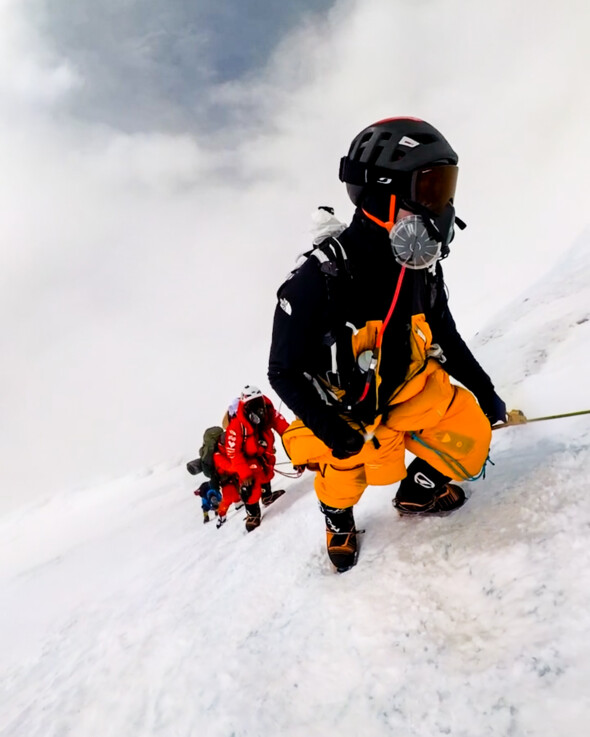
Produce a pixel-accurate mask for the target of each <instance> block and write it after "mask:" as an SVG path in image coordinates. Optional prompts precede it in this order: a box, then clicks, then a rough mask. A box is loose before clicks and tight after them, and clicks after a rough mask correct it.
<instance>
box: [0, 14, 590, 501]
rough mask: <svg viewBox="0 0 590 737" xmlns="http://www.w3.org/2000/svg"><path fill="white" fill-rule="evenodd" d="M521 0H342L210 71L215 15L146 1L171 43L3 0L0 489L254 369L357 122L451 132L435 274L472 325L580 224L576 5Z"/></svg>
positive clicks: (109, 456)
mask: <svg viewBox="0 0 590 737" xmlns="http://www.w3.org/2000/svg"><path fill="white" fill-rule="evenodd" d="M525 6H526V4H524V3H516V5H515V4H514V3H511V2H508V0H503V1H502V2H498V3H495V4H493V5H486V6H485V8H484V7H482V6H481V5H480V4H473V3H469V2H467V1H466V0H449V1H446V2H443V1H442V0H431V1H430V2H420V3H416V2H395V3H392V2H390V0H387V1H386V0H363V2H359V1H357V2H353V1H352V0H346V1H344V2H338V3H335V4H334V5H333V6H332V7H331V8H330V10H329V12H325V13H324V14H321V15H319V16H317V15H316V16H313V17H309V18H304V19H303V20H301V19H299V20H300V22H299V24H298V25H296V26H293V27H292V28H291V32H290V33H288V34H286V35H283V36H281V35H280V34H279V33H277V34H276V35H275V36H273V38H272V41H273V43H271V42H270V41H271V39H266V45H264V48H265V49H266V50H267V51H266V53H270V56H269V57H268V60H267V63H266V65H264V64H263V62H262V61H261V59H263V58H266V57H265V55H264V54H262V56H260V55H256V54H255V55H254V57H253V58H252V59H251V63H250V65H249V64H248V63H244V66H243V67H240V71H239V72H235V71H234V72H231V70H230V66H231V65H229V66H228V67H227V68H226V71H225V72H224V73H221V72H220V73H219V75H218V77H217V78H215V79H214V77H215V75H214V74H212V71H211V70H212V68H213V67H212V66H211V61H210V60H211V59H212V58H213V57H212V56H207V44H206V43H205V41H202V42H201V41H199V38H200V36H199V33H201V32H203V33H205V32H206V33H205V35H207V33H209V34H213V35H215V33H217V31H215V30H214V29H213V30H211V29H210V30H207V26H206V25H204V26H203V27H202V28H201V27H200V28H199V29H198V30H195V27H194V26H190V24H187V23H186V21H187V18H188V15H187V14H188V13H189V6H188V5H187V4H183V3H180V2H178V3H168V5H167V8H168V10H165V8H164V5H163V4H161V3H160V4H156V5H154V8H153V13H155V15H154V14H152V15H150V22H151V23H152V24H153V22H154V19H155V18H160V19H161V23H162V24H163V25H162V27H163V28H164V29H165V31H166V33H165V35H166V38H167V39H168V41H170V39H172V38H175V39H177V40H178V39H183V38H184V39H185V40H186V44H187V47H186V48H184V51H183V52H182V53H180V52H179V53H180V56H179V57H176V56H175V55H174V53H173V51H174V49H176V48H177V47H176V46H175V44H169V43H168V41H167V42H166V43H168V46H165V44H164V45H163V41H162V40H161V39H160V40H158V39H157V38H154V37H152V36H150V35H149V33H148V30H147V26H144V25H142V23H141V22H140V21H139V20H138V16H137V13H139V10H140V6H139V5H134V4H130V5H126V6H125V7H126V8H128V10H129V13H128V16H127V17H126V20H125V22H124V23H120V24H117V23H114V19H113V17H109V13H111V12H112V11H113V8H114V5H109V4H107V5H104V4H103V5H101V8H100V9H96V10H93V9H94V8H95V6H92V7H91V6H90V5H86V4H80V3H76V4H75V8H74V7H73V6H71V4H68V7H71V8H72V12H71V15H70V16H69V17H68V16H67V15H66V13H65V9H66V6H65V4H64V5H59V6H53V7H54V10H55V12H56V15H55V17H53V18H47V17H45V18H42V17H39V16H38V15H34V14H33V15H32V16H24V15H23V7H22V4H17V3H16V2H7V0H4V2H3V3H2V4H1V5H0V21H1V22H0V61H1V62H2V64H0V69H1V70H2V71H1V72H0V101H1V102H2V106H3V109H4V110H6V114H5V115H3V117H2V119H1V120H0V152H1V154H2V160H3V177H2V179H0V201H1V202H2V203H3V206H2V210H1V211H0V227H1V230H2V245H1V246H0V280H1V284H0V307H1V314H2V315H3V317H2V318H1V319H2V325H1V326H0V351H1V352H2V355H3V356H4V357H5V358H4V360H3V364H2V366H1V367H0V413H1V414H2V416H3V418H8V420H7V421H6V422H4V423H3V426H2V428H1V429H0V448H1V455H2V458H3V468H2V474H3V478H2V488H3V489H5V490H6V491H5V492H4V493H5V494H7V495H10V496H11V497H12V498H13V499H14V498H16V497H20V498H26V497H27V496H28V495H33V494H34V493H35V492H36V490H41V491H42V493H51V492H53V491H55V490H56V489H59V488H61V487H63V486H64V485H70V484H82V483H85V482H88V483H92V482H93V481H94V480H95V479H96V478H97V476H101V475H103V474H105V475H111V474H116V473H122V472H124V471H127V470H130V469H133V468H134V467H137V466H138V465H146V464H147V463H149V462H151V461H157V460H159V459H167V458H170V457H171V456H173V455H175V454H177V453H178V454H179V455H184V454H186V455H188V454H190V453H193V452H194V451H195V449H196V448H197V447H198V444H199V435H200V433H201V432H202V429H203V427H204V426H207V425H209V424H212V423H213V422H215V421H217V420H218V419H219V418H220V416H221V414H222V412H223V410H224V408H225V407H224V404H225V403H226V402H229V401H230V399H231V398H232V397H233V396H235V394H236V393H237V391H238V390H239V388H240V386H241V384H242V383H247V382H253V383H257V384H258V385H261V386H262V387H265V379H264V377H265V371H266V365H265V364H266V359H267V354H268V344H269V339H270V327H271V322H272V313H273V310H274V295H275V291H276V289H277V287H278V285H279V284H280V282H281V280H282V279H283V277H284V275H285V274H286V273H287V271H288V270H289V269H290V268H292V266H293V265H294V261H295V256H296V254H298V253H299V252H301V251H303V250H305V249H306V248H307V247H308V246H309V244H310V236H309V222H308V215H309V213H310V212H311V210H312V209H313V208H314V207H315V206H317V205H319V204H332V205H335V206H336V207H337V211H338V214H339V215H340V216H341V217H342V218H348V217H350V214H351V207H350V203H348V201H347V199H346V194H345V191H344V188H343V187H342V185H341V184H340V183H339V182H338V181H337V170H338V161H339V158H340V156H342V155H343V154H344V153H345V152H346V150H347V147H348V145H349V142H350V140H351V139H352V137H353V136H354V135H355V134H356V133H357V132H358V131H359V130H360V129H361V128H363V127H364V126H365V125H367V124H368V123H370V122H372V121H374V120H378V119H380V118H382V117H386V116H390V115H392V114H394V115H395V114H413V115H417V116H422V117H424V118H426V119H428V120H430V121H431V122H433V123H434V124H435V125H437V126H438V127H440V129H441V130H442V131H443V132H444V133H445V135H447V137H448V138H449V139H450V141H451V143H452V144H453V146H454V147H455V148H456V149H457V150H458V152H459V154H460V157H461V175H460V182H459V190H458V202H457V205H458V208H459V211H460V214H461V216H462V217H464V218H465V219H466V220H467V221H468V223H469V228H468V230H467V231H466V232H465V233H463V234H461V235H460V236H459V237H458V238H457V240H456V242H455V243H454V244H453V253H452V257H451V258H449V259H448V261H447V262H446V264H445V272H446V274H447V277H448V282H449V284H450V287H451V296H452V305H453V306H454V312H455V316H456V318H457V321H458V323H459V325H460V327H461V328H462V329H463V330H464V331H465V333H466V335H469V334H470V333H472V332H473V331H475V330H476V329H477V328H478V327H480V326H481V325H482V324H483V323H484V322H485V320H486V319H488V318H489V317H491V316H492V315H493V314H494V312H495V311H496V308H497V307H499V306H501V305H502V304H504V303H505V302H506V301H507V300H508V299H509V298H511V297H512V296H513V295H515V294H516V293H518V292H521V291H522V290H524V289H526V288H527V286H528V285H530V284H531V283H532V282H533V281H534V280H535V279H536V278H539V277H540V276H541V275H542V274H543V273H544V272H545V271H546V270H547V269H548V268H549V267H550V266H551V265H552V264H553V263H555V261H556V260H557V259H558V257H559V252H560V249H561V248H562V244H563V247H567V246H568V245H569V244H570V243H571V242H572V241H573V240H574V238H575V236H576V235H577V234H578V232H580V231H581V230H582V229H583V227H584V226H585V225H586V224H587V217H586V215H585V211H586V209H585V208H586V201H587V199H588V194H589V193H588V183H587V175H586V172H585V166H584V157H583V152H584V151H586V150H587V149H588V144H589V142H590V141H589V140H588V139H589V137H590V133H589V132H588V130H587V128H586V125H585V121H586V120H587V113H588V96H587V93H586V91H585V90H586V85H585V83H584V80H583V79H582V75H583V70H584V69H587V68H588V62H589V58H588V57H589V55H590V52H589V51H588V49H587V46H586V44H585V43H584V39H585V34H586V32H587V29H588V21H589V14H590V11H589V10H588V9H586V7H585V5H582V3H581V2H574V3H570V4H568V5H567V6H566V7H560V8H559V9H556V8H554V7H551V8H540V7H539V8H536V9H535V13H534V14H531V13H528V12H526V7H525ZM31 7H37V8H38V9H39V8H42V7H44V6H41V5H37V6H28V10H27V12H28V13H31V10H30V8H31ZM191 7H192V6H191ZM207 7H209V6H207ZM308 7H310V8H311V7H312V6H311V3H310V5H309V6H308ZM314 7H316V8H317V7H319V5H318V4H316V5H315V6H314ZM322 7H325V6H322ZM232 8H233V10H232V12H234V13H237V12H238V6H237V5H236V6H235V7H234V6H232ZM96 13H98V14H99V15H100V18H99V20H100V23H95V20H96ZM216 17H218V18H220V17H221V16H216ZM236 17H237V18H242V19H243V20H244V39H243V45H242V46H241V47H240V48H241V49H242V50H241V52H240V53H245V51H244V50H245V49H246V43H245V42H246V39H248V38H250V39H253V38H255V36H249V35H248V33H249V30H248V29H250V26H249V25H248V24H247V22H246V20H247V18H246V14H245V13H244V14H243V15H239V14H238V15H237V16H236ZM66 21H67V22H66ZM291 21H292V19H291ZM135 22H137V23H139V26H138V27H136V25H135ZM203 22H204V21H203ZM233 22H234V25H233V26H232V28H233V29H234V30H233V31H232V33H233V34H234V36H236V37H237V33H238V30H237V29H238V26H239V23H237V22H236V21H235V19H234V21H233ZM278 23H279V22H278V21H276V24H275V26H273V27H272V28H279V24H278ZM282 27H283V26H281V28H282ZM110 29H112V31H113V34H114V35H113V39H114V41H113V43H112V44H111V43H110V42H108V43H107V41H108V38H107V37H108V32H109V30H110ZM91 30H92V31H96V33H95V35H93V34H91V33H90V31H91ZM50 31H51V33H50V35H47V34H48V33H49V32H50ZM58 31H59V32H58ZM146 34H147V35H146ZM271 35H272V34H271ZM219 38H221V36H219ZM179 43H180V41H179ZM101 44H102V45H101ZM138 44H139V45H138ZM146 44H147V45H146ZM181 45H182V44H181ZM216 49H217V50H216V53H217V54H219V56H220V58H221V57H222V56H223V53H222V46H221V42H220V41H218V42H217V47H216ZM271 50H272V53H271ZM107 52H108V53H107ZM183 54H184V55H183ZM201 61H202V62H203V67H202V68H201V67H200V66H199V65H200V63H201ZM237 63H238V62H236V64H237ZM261 65H262V66H261ZM192 67H194V74H193V73H192V71H191V69H192ZM27 70H28V71H27ZM31 70H32V71H31ZM177 72H178V75H177ZM23 80H28V81H26V82H24V81H23ZM175 85H176V86H175ZM193 87H194V94H191V90H192V89H193ZM197 92H198V94H197ZM201 100H202V101H203V105H204V107H205V108H206V110H207V111H208V112H207V116H205V117H206V118H207V121H206V124H205V122H204V121H205V118H202V117H200V116H199V114H198V110H197V108H198V107H199V105H200V104H201ZM193 113H194V117H191V116H193ZM213 113H214V114H213ZM187 121H188V122H190V125H189V124H188V122H187ZM213 121H217V123H218V124H217V125H212V124H211V123H212V122H213ZM499 349H500V348H499ZM515 360H516V359H515ZM4 459H7V461H6V462H4Z"/></svg>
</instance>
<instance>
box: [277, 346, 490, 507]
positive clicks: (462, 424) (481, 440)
mask: <svg viewBox="0 0 590 737" xmlns="http://www.w3.org/2000/svg"><path fill="white" fill-rule="evenodd" d="M398 397H399V398H400V399H401V400H402V401H398V398H396V401H395V403H394V404H392V405H390V410H389V411H388V413H387V416H386V417H385V416H384V417H379V418H377V421H376V422H375V423H374V424H373V425H371V426H369V427H367V428H366V430H367V433H368V435H369V436H372V438H371V439H370V440H368V441H367V442H365V445H364V446H363V448H362V450H361V452H360V453H358V454H357V455H355V456H352V457H351V458H347V459H346V460H339V459H336V458H334V457H333V456H332V453H331V451H330V449H329V448H328V447H327V446H326V445H325V444H324V443H323V442H322V441H321V440H319V439H318V438H316V437H315V435H313V433H312V432H311V430H309V429H308V428H307V427H305V425H304V424H303V423H302V422H301V420H295V422H293V423H291V425H290V426H289V428H288V430H287V431H286V432H285V433H284V435H283V444H284V446H285V450H286V451H287V454H288V455H289V457H290V458H291V461H292V463H293V465H305V464H307V463H315V464H317V465H319V468H320V470H319V471H318V473H317V474H316V478H315V490H316V493H317V496H318V498H319V499H320V501H322V502H323V503H324V504H326V505H328V506H331V507H338V508H346V507H351V506H353V505H354V504H356V503H357V502H358V500H359V499H360V498H361V496H362V495H363V492H364V490H365V489H366V488H367V486H368V485H372V486H381V485H389V484H393V483H395V482H396V481H401V479H403V478H405V476H406V464H405V451H406V450H409V451H411V452H412V453H413V454H414V455H416V456H418V457H419V458H422V459H423V460H425V461H427V462H428V463H430V465H431V466H433V467H434V468H436V469H437V471H440V472H441V473H443V474H445V476H450V477H451V478H452V479H454V480H456V481H465V480H466V479H468V478H471V477H472V476H476V475H477V474H478V473H479V472H480V471H481V468H482V467H483V465H484V463H485V461H486V459H487V456H488V451H489V447H490V441H491V437H492V431H491V427H490V423H489V421H488V419H487V418H486V416H485V415H484V414H483V412H482V411H481V409H480V407H479V405H478V404H477V402H476V401H475V398H474V397H473V395H472V394H471V393H470V392H468V391H467V390H466V389H463V388H461V387H458V386H454V385H453V384H451V382H450V380H449V376H448V374H447V373H446V372H445V371H444V370H443V369H442V368H441V367H440V365H439V364H438V363H437V362H436V361H432V360H431V361H429V363H428V365H427V367H426V369H425V370H424V371H423V372H422V373H421V374H419V375H418V376H416V377H415V378H414V379H412V380H411V381H410V382H408V384H407V385H406V386H405V387H404V390H403V392H401V393H400V395H398ZM351 424H352V425H353V426H354V423H351ZM373 438H374V439H373Z"/></svg>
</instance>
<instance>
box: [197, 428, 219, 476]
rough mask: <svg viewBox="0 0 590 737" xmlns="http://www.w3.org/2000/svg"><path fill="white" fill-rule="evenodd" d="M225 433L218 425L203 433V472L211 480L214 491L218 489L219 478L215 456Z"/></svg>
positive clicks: (200, 452)
mask: <svg viewBox="0 0 590 737" xmlns="http://www.w3.org/2000/svg"><path fill="white" fill-rule="evenodd" d="M223 433H224V430H223V428H222V427H219V426H218V425H214V426H213V427H208V428H207V429H206V430H205V432H204V433H203V445H202V446H201V450H199V459H200V461H201V471H202V472H203V473H204V474H205V476H206V477H207V478H208V479H210V480H211V482H212V483H211V487H212V488H214V489H216V488H217V487H218V484H219V478H218V476H217V472H216V471H215V466H214V464H213V454H214V453H215V451H216V450H217V444H218V443H219V441H220V440H221V437H222V435H223Z"/></svg>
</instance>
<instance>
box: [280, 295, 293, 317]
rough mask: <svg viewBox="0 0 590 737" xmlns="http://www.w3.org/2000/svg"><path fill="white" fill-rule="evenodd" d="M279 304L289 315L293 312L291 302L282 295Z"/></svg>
mask: <svg viewBox="0 0 590 737" xmlns="http://www.w3.org/2000/svg"><path fill="white" fill-rule="evenodd" d="M279 305H280V307H281V310H283V312H286V313H287V315H291V314H293V308H292V307H291V304H290V302H289V301H288V300H286V299H285V298H284V297H281V298H280V299H279Z"/></svg>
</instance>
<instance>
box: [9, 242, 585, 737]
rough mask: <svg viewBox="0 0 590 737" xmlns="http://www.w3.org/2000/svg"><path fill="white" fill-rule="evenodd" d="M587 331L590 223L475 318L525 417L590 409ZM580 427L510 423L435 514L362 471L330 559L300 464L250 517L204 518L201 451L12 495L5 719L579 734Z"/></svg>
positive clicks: (166, 729) (61, 727)
mask: <svg viewBox="0 0 590 737" xmlns="http://www.w3.org/2000/svg"><path fill="white" fill-rule="evenodd" d="M589 346H590V234H589V233H585V234H582V235H581V237H580V239H579V240H578V241H577V242H576V243H574V244H573V245H572V248H571V250H570V251H569V252H568V253H566V254H564V258H563V260H562V264H561V266H560V267H559V268H558V269H554V270H552V271H551V272H550V273H549V274H547V276H546V278H544V279H543V280H542V281H540V282H539V283H538V284H537V285H536V287H535V288H533V289H531V290H529V291H528V293H526V294H523V295H521V296H520V297H519V298H517V299H516V300H515V301H514V302H513V303H512V304H510V305H508V307H506V308H504V309H503V310H501V311H500V312H499V314H498V316H497V318H496V319H495V320H494V321H492V323H491V324H490V325H489V326H488V327H487V328H486V329H484V330H482V331H481V332H480V333H479V334H478V335H477V336H476V338H475V339H474V340H473V341H472V348H473V350H474V352H475V353H476V355H477V357H478V358H479V359H480V361H481V362H482V363H483V365H484V366H485V368H486V369H487V370H488V371H489V373H490V374H491V375H492V376H493V377H494V379H495V382H496V385H497V388H498V391H499V393H500V394H501V396H503V397H504V398H505V399H506V401H507V403H508V405H509V406H510V407H518V408H519V409H521V410H523V411H524V412H525V414H526V415H528V417H529V418H530V419H532V418H535V417H539V416H544V415H547V414H555V413H560V412H573V411H578V410H583V409H590V389H589V386H588V379H587V363H588V360H589V359H590V350H589ZM230 399H231V397H228V401H229V400H230ZM223 409H224V408H220V414H221V413H222V411H223ZM219 419H220V418H219ZM211 420H212V422H211V423H210V424H213V422H215V421H218V418H211ZM589 447H590V416H579V417H573V418H569V419H568V418H565V419H556V420H549V421H543V422H538V423H535V424H532V423H531V424H528V425H522V426H518V427H510V428H504V429H498V430H496V431H495V432H494V434H493V441H492V449H491V460H492V461H493V465H491V464H490V465H488V469H487V475H486V477H485V479H481V480H479V481H477V482H474V483H472V484H469V485H468V493H469V496H470V498H469V500H468V502H467V504H466V505H465V506H464V507H463V508H462V509H460V510H458V511H457V512H455V513H454V514H452V515H450V516H448V517H446V518H419V519H407V518H400V517H398V515H397V513H396V512H395V511H394V509H393V507H392V505H391V499H392V497H393V496H394V493H395V486H393V487H371V488H369V489H367V491H366V492H365V494H364V496H363V498H362V499H361V501H360V503H359V504H358V506H357V508H356V519H357V524H358V526H359V527H360V528H363V529H365V530H366V532H365V533H364V535H363V536H362V541H361V552H360V557H359V562H358V565H357V566H356V567H355V568H354V569H352V570H351V571H349V572H347V573H344V574H341V575H339V574H336V573H335V572H334V570H333V568H332V567H331V565H330V563H329V561H328V559H327V556H326V553H325V541H324V527H323V517H322V515H321V514H320V512H319V511H318V509H317V502H316V499H315V495H314V492H313V477H312V475H311V474H310V473H306V474H305V475H304V476H303V477H302V478H301V479H299V480H297V481H292V480H290V479H281V477H280V476H277V477H276V478H275V481H274V486H275V488H277V487H279V486H283V484H282V481H285V488H287V494H286V495H285V496H283V497H282V498H281V499H279V500H278V501H277V502H276V503H275V504H274V505H272V506H271V507H269V508H268V509H266V510H265V511H264V516H263V520H262V525H261V527H260V528H259V529H258V530H255V531H254V532H252V533H250V534H247V533H246V532H245V529H244V525H243V516H244V515H243V511H235V510H233V511H230V514H229V516H228V522H227V524H226V525H225V526H224V527H222V528H221V529H219V530H217V529H216V528H215V525H214V524H212V523H210V524H208V525H204V524H202V515H201V511H200V505H199V503H198V501H197V499H196V497H195V496H194V495H193V494H192V491H193V488H194V487H195V486H196V485H197V484H198V482H199V479H197V480H196V481H195V479H194V478H193V477H191V476H189V475H188V474H187V472H186V469H185V463H186V461H187V460H189V458H180V457H178V458H175V459H172V460H170V462H168V463H164V464H160V465H156V466H154V467H151V468H146V469H144V470H143V471H142V472H140V473H137V474H134V475H130V476H127V477H124V478H120V479H118V480H116V481H112V482H110V483H107V484H104V485H100V486H96V487H94V488H85V489H80V490H78V491H76V492H73V491H70V492H68V493H64V494H62V495H61V496H55V497H53V498H51V499H50V500H49V501H46V502H45V503H39V502H38V501H37V502H35V503H33V504H30V505H29V506H27V507H23V508H20V509H19V510H16V511H14V512H12V513H10V514H9V515H6V516H4V517H3V518H1V519H0V546H1V548H2V552H1V554H0V573H1V595H2V601H1V605H0V638H1V642H0V647H1V651H2V660H1V665H0V680H1V683H2V686H1V689H2V690H1V696H0V699H1V711H0V714H1V717H0V735H2V737H58V736H59V737H66V736H69V735H72V736H74V735H75V736H76V737H123V736H124V737H147V736H152V735H153V736H154V737H192V736H194V735H203V736H205V735H206V737H271V736H272V737H274V736H275V735H283V736H288V737H316V736H317V737H320V736H321V737H324V735H326V734H336V735H339V736H340V737H355V736H356V735H371V736H372V737H385V736H391V735H396V737H398V736H399V737H414V736H415V737H435V736H436V735H453V736H454V737H474V736H475V735H477V737H484V736H486V735H494V736H502V737H504V736H506V735H516V736H518V737H522V736H524V735H534V736H535V737H554V736H555V735H557V734H575V735H581V734H585V733H586V731H587V726H586V725H587V723H588V720H589V719H590V696H589V694H590V614H589V612H590V546H589V545H588V534H589V531H590V498H589V496H588V488H587V481H588V478H589V477H590V452H589ZM195 453H196V449H195ZM279 460H280V462H281V463H282V464H283V465H280V466H278V468H280V469H281V470H283V471H288V470H290V466H289V465H288V464H286V463H285V457H284V454H283V455H282V456H281V455H280V453H279Z"/></svg>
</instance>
